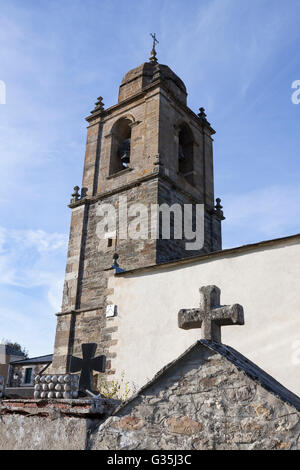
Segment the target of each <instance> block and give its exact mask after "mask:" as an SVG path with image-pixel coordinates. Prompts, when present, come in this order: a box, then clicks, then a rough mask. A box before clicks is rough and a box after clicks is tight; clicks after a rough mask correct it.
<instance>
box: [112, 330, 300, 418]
mask: <svg viewBox="0 0 300 470" xmlns="http://www.w3.org/2000/svg"><path fill="white" fill-rule="evenodd" d="M199 347H204V348H207V349H210V350H211V351H214V352H216V353H218V354H220V355H222V356H223V357H224V358H225V359H227V360H228V361H229V362H231V363H232V364H234V365H235V366H236V367H237V368H238V369H239V370H241V371H243V372H244V373H245V374H246V375H247V376H248V377H250V378H251V379H252V380H253V381H255V382H257V383H259V384H260V385H261V386H262V387H264V388H265V389H266V390H267V391H269V392H271V393H273V394H274V395H276V396H277V397H278V398H280V399H281V400H282V401H284V402H285V403H288V404H289V405H292V406H294V407H295V408H296V409H297V410H298V411H300V398H299V397H298V396H297V395H295V394H294V393H293V392H291V391H290V390H288V389H287V388H285V387H284V386H283V385H282V384H280V383H279V382H277V380H275V379H274V378H273V377H272V376H271V375H269V374H267V373H266V372H265V371H264V370H262V369H261V368H260V367H258V366H257V365H256V364H254V363H253V362H251V361H250V360H249V359H247V358H246V357H245V356H243V355H242V354H240V353H239V352H238V351H236V350H235V349H233V348H231V347H230V346H226V345H225V344H222V343H215V342H213V341H207V340H204V339H202V340H199V341H197V342H196V343H194V344H193V345H192V346H190V347H189V348H188V349H187V350H186V351H185V352H184V353H183V354H181V355H180V356H179V357H177V359H175V360H174V361H172V362H170V363H169V364H167V365H166V366H165V367H163V368H162V369H161V370H160V371H159V372H157V374H156V375H155V376H154V377H153V379H152V380H150V381H149V382H148V383H146V384H145V385H144V386H143V387H142V388H140V389H139V391H138V392H137V393H136V394H135V395H133V396H132V397H131V398H129V400H127V401H126V402H125V403H122V404H121V405H120V406H118V407H117V408H116V410H115V411H114V412H113V414H112V415H113V416H114V415H116V414H117V413H118V412H119V411H120V410H121V409H122V408H125V407H126V406H127V405H128V404H129V403H131V402H132V401H134V400H135V399H136V398H138V397H139V396H140V395H142V394H143V392H144V391H145V390H146V389H147V388H149V387H151V386H152V385H154V384H155V383H156V382H158V381H159V380H160V379H161V378H163V376H164V374H165V373H166V372H167V371H168V370H169V369H171V368H172V367H174V366H175V365H176V364H177V363H179V362H180V361H182V360H184V359H185V357H187V356H188V355H189V354H190V353H192V352H193V351H194V350H195V349H196V348H199ZM200 367H201V366H200Z"/></svg>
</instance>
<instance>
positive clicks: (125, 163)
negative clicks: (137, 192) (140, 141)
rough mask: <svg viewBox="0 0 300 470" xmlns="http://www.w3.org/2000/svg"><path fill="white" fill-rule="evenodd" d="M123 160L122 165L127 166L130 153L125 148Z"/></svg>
mask: <svg viewBox="0 0 300 470" xmlns="http://www.w3.org/2000/svg"><path fill="white" fill-rule="evenodd" d="M121 162H122V165H123V166H124V167H125V168H126V167H127V165H128V163H129V162H130V153H129V152H128V151H127V150H125V151H124V152H123V154H122V156H121Z"/></svg>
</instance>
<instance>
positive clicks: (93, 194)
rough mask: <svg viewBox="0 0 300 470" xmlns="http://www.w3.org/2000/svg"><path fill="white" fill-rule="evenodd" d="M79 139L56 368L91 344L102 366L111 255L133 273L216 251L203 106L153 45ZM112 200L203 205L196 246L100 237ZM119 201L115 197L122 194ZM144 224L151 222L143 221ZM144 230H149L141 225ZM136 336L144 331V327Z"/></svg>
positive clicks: (217, 229) (107, 340)
mask: <svg viewBox="0 0 300 470" xmlns="http://www.w3.org/2000/svg"><path fill="white" fill-rule="evenodd" d="M87 121H88V124H89V126H88V135H87V145H86V154H85V163H84V171H83V180H82V189H81V193H80V194H79V188H78V187H76V188H75V193H74V194H73V198H72V200H71V204H70V206H69V207H70V208H71V211H72V218H71V228H70V239H69V249H68V256H67V266H66V276H65V285H64V294H63V305H62V311H61V312H60V313H58V314H57V330H56V339H55V351H54V360H53V365H52V370H53V371H54V372H55V373H62V372H65V371H66V370H67V369H68V367H69V360H70V355H71V354H75V355H80V354H81V344H82V343H85V342H89V343H90V342H95V343H97V345H98V349H97V353H104V354H105V355H106V358H107V373H113V371H112V370H110V358H111V357H113V356H112V353H110V347H111V346H112V345H113V341H112V340H111V336H110V334H111V333H112V331H111V328H109V324H108V322H107V319H106V313H105V309H106V297H107V295H109V294H110V292H108V289H107V280H108V277H109V276H111V275H113V273H114V271H113V270H112V262H113V256H114V254H115V253H118V255H119V260H118V262H119V264H120V266H121V268H122V269H125V270H126V269H132V268H137V267H143V266H147V265H153V264H158V263H162V262H166V261H169V260H176V259H180V258H186V257H189V256H194V255H199V253H200V254H201V253H207V252H211V251H216V250H220V249H221V220H222V219H223V213H222V210H221V208H222V206H220V200H218V199H217V204H216V205H215V202H214V185H213V148H212V143H213V140H212V135H213V134H214V133H215V131H214V130H213V129H212V127H211V126H210V124H209V122H208V121H207V119H206V115H205V112H204V109H203V108H201V109H200V113H199V114H198V115H197V114H195V113H194V112H193V111H192V110H191V109H189V108H188V107H187V92H186V88H185V85H184V83H183V82H182V80H180V78H179V77H178V76H177V75H176V74H175V73H174V72H173V71H172V70H171V69H170V68H169V67H168V66H166V65H161V64H158V62H157V59H156V52H155V50H154V49H153V51H152V56H151V58H150V60H149V62H146V63H144V64H142V65H140V66H139V67H137V68H134V69H133V70H130V71H129V72H127V73H126V75H125V76H124V78H123V80H122V83H121V85H120V89H119V98H118V103H117V104H116V105H114V106H111V107H110V108H108V109H104V105H103V103H102V98H99V99H98V102H97V103H96V107H95V109H94V110H93V111H92V112H91V114H90V116H88V117H87ZM120 196H122V197H123V198H124V197H126V198H127V204H128V207H130V205H131V204H132V203H137V202H138V203H143V204H144V205H146V206H148V207H150V206H151V204H159V205H161V204H163V203H166V204H168V205H169V206H170V205H172V204H179V205H180V206H182V205H184V204H193V205H194V206H195V205H196V204H203V205H204V208H205V210H204V213H205V224H204V225H205V229H204V246H203V248H202V249H201V250H200V251H199V250H196V251H186V249H185V240H179V239H174V237H173V238H172V237H171V239H170V240H167V239H150V238H148V239H122V237H121V236H120V235H119V233H118V230H117V231H116V237H115V235H114V234H112V236H111V237H110V236H108V237H107V238H106V239H101V240H100V239H99V236H98V235H97V224H98V222H99V220H100V219H101V216H100V215H99V207H100V205H103V204H104V203H105V204H106V203H109V204H113V205H114V207H115V208H116V209H118V204H119V201H120ZM123 200H124V199H123ZM149 225H150V224H149ZM149 230H150V228H149ZM144 333H145V332H144Z"/></svg>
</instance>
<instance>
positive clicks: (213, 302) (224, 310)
mask: <svg viewBox="0 0 300 470" xmlns="http://www.w3.org/2000/svg"><path fill="white" fill-rule="evenodd" d="M199 291H200V308H192V309H182V310H180V311H179V313H178V326H179V328H183V329H184V330H190V329H192V328H201V329H202V338H203V339H206V340H208V341H215V342H217V343H221V326H225V325H244V310H243V307H242V306H241V305H239V304H234V305H220V295H221V291H220V289H219V288H218V287H217V286H204V287H201V288H200V289H199Z"/></svg>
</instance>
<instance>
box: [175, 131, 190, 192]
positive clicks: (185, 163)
mask: <svg viewBox="0 0 300 470" xmlns="http://www.w3.org/2000/svg"><path fill="white" fill-rule="evenodd" d="M178 173H179V174H181V175H182V176H183V177H184V178H185V179H186V180H187V181H188V182H189V183H191V184H194V137H193V133H192V131H191V129H190V128H189V126H188V125H187V124H182V125H181V126H180V128H179V132H178Z"/></svg>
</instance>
